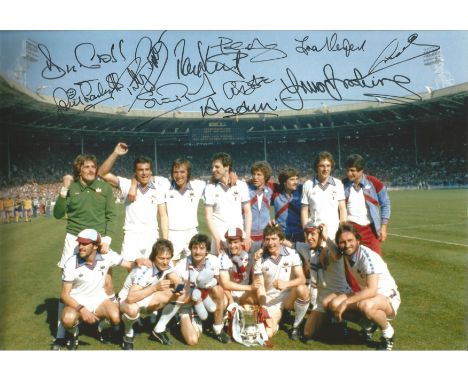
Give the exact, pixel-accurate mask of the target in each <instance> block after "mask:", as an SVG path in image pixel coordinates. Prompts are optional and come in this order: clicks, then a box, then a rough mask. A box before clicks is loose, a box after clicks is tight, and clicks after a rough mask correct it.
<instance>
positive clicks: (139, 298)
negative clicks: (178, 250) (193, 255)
mask: <svg viewBox="0 0 468 382" xmlns="http://www.w3.org/2000/svg"><path fill="white" fill-rule="evenodd" d="M173 254H174V248H173V246H172V243H171V242H170V241H169V240H166V239H158V240H157V241H156V243H154V245H153V248H152V250H151V254H150V256H149V260H150V261H151V267H150V268H147V267H141V268H136V269H134V270H133V271H132V272H131V273H130V274H129V275H128V276H127V278H126V280H125V283H124V286H123V288H122V290H121V291H120V293H119V299H120V301H121V302H120V311H121V312H122V318H123V322H124V324H125V336H124V340H123V344H122V347H123V349H124V350H133V337H134V333H133V324H134V323H135V321H136V320H137V319H138V317H139V315H140V312H142V313H151V312H155V311H157V310H159V309H161V308H163V307H164V306H165V305H166V304H167V303H168V302H169V301H170V300H171V299H172V298H173V297H175V298H177V297H179V295H180V294H179V293H174V289H172V288H171V285H172V286H174V287H176V286H177V285H179V284H180V283H181V279H180V277H179V276H177V274H176V273H175V272H174V267H172V265H171V259H172V256H173ZM166 342H168V343H167V344H170V341H169V340H167V341H166Z"/></svg>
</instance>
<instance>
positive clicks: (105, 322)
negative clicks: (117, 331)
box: [98, 318, 111, 333]
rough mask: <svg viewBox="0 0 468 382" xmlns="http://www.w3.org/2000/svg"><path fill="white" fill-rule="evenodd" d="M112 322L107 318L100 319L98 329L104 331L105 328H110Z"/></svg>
mask: <svg viewBox="0 0 468 382" xmlns="http://www.w3.org/2000/svg"><path fill="white" fill-rule="evenodd" d="M110 327H111V324H110V322H109V320H108V319H107V318H105V319H103V320H100V321H99V324H98V331H99V332H101V333H102V331H103V330H106V329H107V328H110Z"/></svg>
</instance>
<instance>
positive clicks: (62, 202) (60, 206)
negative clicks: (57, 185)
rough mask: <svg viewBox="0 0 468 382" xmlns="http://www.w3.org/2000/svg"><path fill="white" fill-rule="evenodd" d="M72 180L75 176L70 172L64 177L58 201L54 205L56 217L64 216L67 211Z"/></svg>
mask: <svg viewBox="0 0 468 382" xmlns="http://www.w3.org/2000/svg"><path fill="white" fill-rule="evenodd" d="M72 182H73V176H71V175H70V174H66V175H65V176H64V177H63V185H62V188H61V189H60V194H59V197H58V198H57V201H56V202H55V206H54V217H55V218H56V219H61V218H63V217H64V216H65V214H66V213H67V196H68V190H69V189H70V186H71V184H72Z"/></svg>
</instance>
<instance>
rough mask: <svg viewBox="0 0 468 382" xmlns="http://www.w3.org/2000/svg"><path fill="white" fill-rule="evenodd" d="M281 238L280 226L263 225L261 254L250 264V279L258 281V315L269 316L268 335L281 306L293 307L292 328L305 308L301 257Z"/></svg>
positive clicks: (275, 325)
mask: <svg viewBox="0 0 468 382" xmlns="http://www.w3.org/2000/svg"><path fill="white" fill-rule="evenodd" d="M284 238H285V237H284V233H283V231H282V230H281V228H279V227H278V226H274V227H272V226H267V227H266V228H265V229H264V231H263V253H262V256H261V258H259V259H257V260H256V262H255V265H254V275H255V276H254V277H255V278H256V280H255V281H254V282H258V284H259V287H258V289H257V299H258V303H259V305H260V306H261V312H262V315H263V313H264V312H265V310H266V311H267V312H268V316H269V318H268V319H267V320H266V326H267V334H268V337H269V338H271V337H272V336H273V335H274V334H275V333H276V332H277V330H278V326H279V322H280V319H281V314H282V309H283V308H286V309H293V308H294V311H295V319H294V324H293V330H296V331H297V330H298V328H299V325H300V323H301V321H302V319H303V318H304V316H305V314H306V313H307V308H308V307H309V298H310V297H309V289H308V288H307V286H306V279H305V276H304V271H303V270H302V262H301V259H300V257H299V254H298V253H297V252H296V251H295V250H294V249H290V248H287V247H285V246H283V245H282V241H283V240H284ZM260 251H262V250H260ZM256 255H258V251H257V252H256Z"/></svg>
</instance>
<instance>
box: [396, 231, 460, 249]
mask: <svg viewBox="0 0 468 382" xmlns="http://www.w3.org/2000/svg"><path fill="white" fill-rule="evenodd" d="M388 235H389V236H398V237H404V238H405V239H415V240H422V241H431V242H433V243H439V244H448V245H458V246H460V247H468V245H466V244H460V243H452V242H450V241H441V240H432V239H424V238H422V237H415V236H405V235H397V234H396V233H389V234H388Z"/></svg>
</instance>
